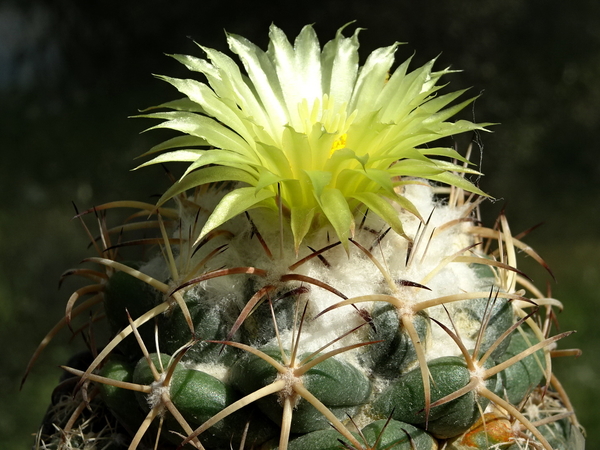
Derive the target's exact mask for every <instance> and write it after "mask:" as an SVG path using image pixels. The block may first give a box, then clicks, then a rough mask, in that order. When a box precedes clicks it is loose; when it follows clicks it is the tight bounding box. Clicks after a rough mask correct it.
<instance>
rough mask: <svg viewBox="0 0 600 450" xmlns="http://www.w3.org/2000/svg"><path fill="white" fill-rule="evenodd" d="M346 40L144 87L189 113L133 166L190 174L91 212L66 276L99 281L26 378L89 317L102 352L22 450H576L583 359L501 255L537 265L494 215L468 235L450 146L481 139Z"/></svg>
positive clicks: (256, 53)
mask: <svg viewBox="0 0 600 450" xmlns="http://www.w3.org/2000/svg"><path fill="white" fill-rule="evenodd" d="M344 31H345V27H344V28H342V29H340V30H339V31H338V33H337V34H336V36H335V38H334V39H333V40H332V41H329V42H327V43H326V44H325V45H324V46H323V47H322V48H321V46H320V44H319V41H318V40H317V37H316V34H315V32H314V30H313V28H312V27H310V26H307V27H305V28H303V29H302V31H301V32H300V34H299V35H298V37H297V38H296V39H295V42H294V43H293V45H292V44H291V43H290V42H289V41H288V39H287V37H286V36H285V35H284V34H283V32H282V31H281V30H280V29H278V28H277V27H275V26H271V28H270V43H269V47H268V49H267V50H266V51H263V50H261V49H260V48H258V47H256V46H255V45H254V44H252V43H251V42H249V41H248V40H246V39H244V38H243V37H240V36H236V35H228V36H227V40H228V43H229V47H230V49H231V51H232V52H233V53H234V54H236V55H237V57H238V58H239V60H240V61H241V66H240V65H238V64H237V63H236V62H235V61H234V59H232V58H231V57H229V56H227V55H225V54H223V53H221V52H219V51H216V50H214V49H210V48H205V47H202V50H203V52H204V53H205V54H206V59H201V58H197V57H193V56H187V55H172V56H173V57H174V58H175V59H177V60H178V61H180V62H181V63H183V64H184V65H185V66H186V67H187V68H188V69H190V70H191V71H192V72H198V73H199V74H200V75H201V76H202V77H203V79H204V81H197V80H195V79H174V78H169V77H163V76H161V77H159V78H161V79H162V80H164V81H167V82H168V83H170V84H171V85H173V86H174V87H175V88H176V89H177V90H178V91H179V92H180V93H181V94H183V97H182V98H180V99H178V100H175V101H171V102H169V103H165V104H163V105H160V106H159V107H157V108H152V109H150V110H147V111H145V112H144V114H143V117H149V118H153V119H159V120H161V121H162V122H160V123H159V124H158V125H156V126H154V127H153V128H166V129H171V130H175V131H178V132H181V133H182V134H179V135H177V136H175V137H173V138H171V139H169V140H167V141H165V142H163V143H162V144H159V145H158V146H156V147H154V148H152V149H151V150H150V151H149V152H148V153H147V154H146V155H152V158H151V159H150V160H149V161H148V162H146V163H144V164H142V166H147V165H150V164H158V163H161V164H162V163H171V162H184V163H187V164H188V166H187V168H186V170H185V171H184V173H183V175H182V176H181V177H179V178H176V179H174V180H173V183H172V185H171V187H170V188H169V189H168V190H167V191H166V192H165V193H164V195H163V196H162V197H161V198H160V200H159V201H158V204H148V203H143V202H134V201H120V202H114V203H109V204H105V205H101V206H98V207H95V208H94V209H93V210H90V211H86V212H91V211H95V213H96V216H97V217H98V223H99V225H100V237H99V238H97V239H96V238H94V237H93V235H92V234H90V237H91V238H92V242H93V244H94V246H95V248H96V250H97V252H98V256H95V257H91V258H88V259H87V260H86V264H87V265H88V267H86V268H81V269H75V270H72V271H69V272H68V273H67V274H68V275H81V276H83V277H85V278H87V279H89V280H92V284H90V285H89V286H86V287H83V288H81V289H79V290H78V291H76V292H75V293H74V294H73V295H72V296H71V297H70V299H69V301H68V303H67V307H66V312H65V317H64V319H63V320H62V321H61V322H60V323H59V324H57V325H56V326H55V327H54V329H53V330H52V331H51V332H50V333H49V334H48V336H47V338H46V339H44V341H43V342H42V344H41V345H40V348H39V349H38V351H37V352H36V354H35V355H34V358H33V359H32V361H33V360H35V359H36V358H37V357H38V355H39V353H40V351H41V350H42V349H43V348H44V347H45V346H46V345H47V343H48V341H49V340H50V339H51V338H52V337H53V336H54V335H55V334H56V333H57V332H58V331H59V330H60V329H62V328H65V327H67V326H68V327H70V328H71V329H73V330H74V328H73V321H74V320H76V318H77V316H82V315H87V313H88V311H89V310H91V311H101V312H102V313H103V317H104V320H103V321H101V322H98V323H92V324H90V327H89V329H88V330H86V331H85V334H86V335H88V336H94V332H93V331H94V330H97V329H99V328H101V327H106V328H107V329H108V330H109V333H110V339H109V341H108V343H107V344H105V345H104V346H103V347H101V348H97V345H98V342H96V341H95V340H94V339H89V340H88V342H89V347H90V361H87V362H86V363H85V364H83V365H81V366H80V367H72V365H70V366H66V367H65V370H66V371H67V372H68V373H69V374H71V375H74V377H72V378H69V379H67V382H70V386H71V387H73V386H75V392H76V395H75V396H73V394H72V393H71V391H69V393H68V399H70V400H66V399H65V398H62V399H60V400H56V401H55V402H54V405H53V407H52V408H51V410H50V411H49V415H48V420H49V421H50V422H52V423H53V424H54V427H55V429H52V430H50V431H49V430H48V429H47V427H46V428H44V429H43V430H42V431H43V432H42V433H41V434H40V436H39V438H38V443H37V446H38V447H37V448H57V449H58V448H61V449H63V448H64V449H67V448H69V449H70V448H81V449H84V448H85V449H88V448H89V449H109V448H110V449H119V448H123V449H125V448H128V449H132V450H133V449H146V448H160V449H176V448H197V449H206V450H220V449H230V448H240V449H263V450H268V449H280V450H285V449H290V450H328V449H353V450H366V449H372V450H373V449H377V450H384V449H386V450H387V449H396V450H404V449H406V450H414V449H417V450H425V449H427V450H433V449H443V448H446V449H455V450H459V449H460V450H464V449H488V448H494V449H495V448H497V449H511V450H516V449H545V450H552V449H554V450H568V449H583V445H584V438H583V434H582V430H581V428H580V426H579V424H578V422H577V419H576V416H575V415H574V412H573V409H572V406H571V404H570V402H569V400H568V397H567V395H566V393H565V392H564V390H563V389H562V387H561V385H560V383H559V381H558V380H557V379H556V377H555V376H554V375H553V374H552V363H553V361H552V359H553V357H555V356H560V355H564V354H574V353H576V351H567V350H561V351H558V350H557V341H559V340H560V339H562V338H564V337H566V336H567V335H568V334H569V333H568V332H566V333H561V334H553V332H552V329H553V320H554V319H555V315H554V314H555V313H554V312H555V310H559V309H562V304H561V303H560V302H559V301H558V300H556V299H554V298H552V297H551V296H550V295H545V294H543V293H542V292H540V290H538V289H537V288H536V287H535V286H534V285H533V283H532V282H531V280H529V278H528V277H527V276H526V274H524V273H523V272H521V271H520V270H519V269H518V267H517V252H524V253H526V254H527V255H529V256H530V257H532V258H535V259H536V260H538V261H539V262H540V263H542V264H544V263H543V260H542V259H541V258H540V257H539V256H538V255H537V254H536V253H535V251H534V250H533V249H531V248H530V247H529V246H527V245H526V244H524V243H523V241H522V240H521V238H522V236H520V235H513V234H512V232H511V229H510V227H509V224H508V221H507V219H506V217H505V215H504V214H501V215H500V217H499V218H498V220H497V221H496V223H495V224H493V225H492V226H491V227H486V226H484V225H482V224H481V223H480V220H479V213H478V208H479V206H480V204H481V203H482V201H483V200H485V199H486V197H487V195H486V194H485V193H484V192H482V191H481V190H480V189H479V188H478V187H477V186H476V185H475V184H474V183H473V182H471V181H469V180H468V178H469V177H473V176H479V175H481V174H480V173H479V172H478V171H477V170H475V169H474V168H473V166H472V164H471V163H470V162H469V160H468V155H467V156H462V155H461V154H459V152H457V151H456V150H454V149H452V148H448V147H446V146H443V142H444V141H443V139H444V138H448V137H450V136H453V135H457V134H460V133H465V132H484V131H486V127H487V126H489V124H476V123H473V122H470V121H466V120H458V121H451V120H450V119H451V118H452V117H453V116H454V115H455V114H456V113H458V112H459V111H460V110H462V109H463V108H464V107H466V106H467V105H469V104H470V103H471V102H472V101H473V99H472V98H471V99H467V100H461V101H459V102H458V103H457V102H456V100H457V99H458V98H459V97H461V96H462V95H463V94H464V91H458V92H450V93H442V92H441V91H442V88H443V87H444V86H443V84H439V81H440V79H441V78H442V77H445V76H446V75H449V74H451V73H452V72H453V71H452V70H449V69H444V70H439V71H434V70H433V66H434V63H435V61H430V62H429V63H427V64H425V65H424V66H422V67H420V68H417V69H414V70H412V69H411V68H409V65H410V59H409V60H407V61H405V62H403V63H401V64H399V65H398V66H397V67H396V68H395V69H392V67H393V65H394V54H395V52H396V50H397V47H398V44H393V45H391V46H389V47H385V48H380V49H378V50H375V51H374V52H372V53H371V54H370V55H369V57H368V58H367V59H366V61H365V62H364V64H363V65H360V64H359V58H358V45H359V43H358V34H359V30H357V31H355V32H354V33H353V34H352V35H350V36H346V35H345V34H344ZM156 109H159V111H158V112H156V111H155V110H156ZM440 142H442V144H440ZM118 208H129V209H132V210H133V211H134V212H133V214H132V215H130V216H129V217H128V218H127V219H126V220H125V222H124V223H123V224H122V225H118V226H115V227H112V228H111V227H109V226H108V225H107V220H108V219H107V218H106V217H105V216H106V214H107V213H108V212H110V213H111V214H113V213H114V210H115V209H118ZM84 215H85V214H80V215H79V216H80V217H83V216H84ZM136 233H137V234H139V233H142V234H143V237H141V238H138V237H137V235H136ZM130 234H131V235H132V236H136V237H134V238H131V239H130V238H128V236H129V235H130ZM131 245H136V246H142V247H144V248H146V251H145V252H144V255H145V256H144V258H142V259H138V260H135V261H131V260H127V259H125V257H124V255H126V250H127V247H129V246H131ZM94 322H95V320H94ZM106 328H105V329H106ZM60 392H61V391H60V390H59V391H58V393H60ZM65 392H66V391H65ZM88 406H89V407H88ZM56 428H57V429H59V432H56Z"/></svg>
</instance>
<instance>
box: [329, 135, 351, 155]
mask: <svg viewBox="0 0 600 450" xmlns="http://www.w3.org/2000/svg"><path fill="white" fill-rule="evenodd" d="M347 136H348V135H347V134H346V133H344V134H342V135H341V136H340V137H339V138H337V139H336V140H335V141H334V142H333V144H332V145H331V150H330V151H329V156H331V155H333V154H334V153H335V152H336V151H337V150H340V149H342V148H346V137H347Z"/></svg>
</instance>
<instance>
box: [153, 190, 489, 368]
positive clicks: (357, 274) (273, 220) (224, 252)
mask: <svg viewBox="0 0 600 450" xmlns="http://www.w3.org/2000/svg"><path fill="white" fill-rule="evenodd" d="M404 189H405V190H404V195H405V196H406V198H407V199H408V200H410V201H411V202H412V203H413V204H414V205H415V207H416V208H417V210H418V211H419V213H420V215H421V216H422V217H423V218H424V219H425V223H423V222H421V221H420V220H419V219H418V218H417V217H415V216H414V215H413V214H411V213H408V212H406V211H399V215H400V217H401V219H402V223H403V224H404V229H405V233H406V235H407V236H409V237H410V238H411V240H412V241H413V243H412V245H410V244H409V242H408V240H407V239H405V238H404V237H402V236H399V235H397V234H396V233H394V232H393V231H389V232H387V233H386V234H385V236H384V237H382V235H383V234H384V232H385V231H386V230H387V228H388V227H387V225H386V224H385V223H384V222H383V221H382V220H381V219H379V218H378V217H377V216H376V215H375V214H373V213H369V214H368V215H367V217H366V218H365V220H364V221H363V222H362V223H361V226H359V224H358V223H357V231H356V235H355V237H354V238H355V240H356V241H357V242H359V243H360V244H361V245H362V246H363V247H365V248H370V251H371V253H372V255H373V257H374V258H375V259H376V260H377V261H378V263H379V265H380V266H381V267H382V268H383V269H382V270H380V268H379V267H377V265H376V264H375V263H374V262H373V261H372V260H371V259H370V258H369V257H367V256H366V255H365V253H364V252H363V251H362V250H360V249H359V248H358V247H357V246H355V245H353V244H352V243H349V248H348V252H346V251H345V250H344V249H343V248H342V246H341V245H338V246H337V247H335V248H332V249H330V250H327V251H325V252H323V253H322V254H321V255H320V256H321V257H322V258H323V259H321V258H319V257H313V258H312V259H310V260H308V261H306V262H304V263H303V264H301V265H300V266H298V267H295V268H294V269H293V270H290V266H292V265H293V264H295V263H296V262H298V261H299V260H300V259H301V258H303V257H305V256H307V255H310V254H311V253H312V250H310V249H309V248H308V246H310V247H311V248H312V249H314V250H319V249H322V248H324V247H326V246H327V245H330V244H331V243H333V241H332V239H334V236H335V233H333V232H332V230H327V229H324V230H320V231H319V232H317V233H315V234H313V235H312V236H311V235H309V236H308V237H307V239H306V244H307V247H303V248H301V249H300V254H299V255H298V257H297V256H296V255H295V252H294V251H293V244H292V240H291V236H290V235H289V230H287V229H286V226H284V227H283V229H284V236H283V238H282V237H281V235H280V227H279V218H278V216H277V213H276V212H272V211H268V210H264V209H257V210H253V211H251V213H250V217H251V220H252V222H250V221H249V220H248V218H247V217H245V216H244V215H242V216H238V217H236V218H234V219H233V220H230V221H228V222H227V223H226V224H225V225H224V226H223V227H221V228H223V229H225V230H227V231H228V232H230V234H227V235H226V236H225V235H223V236H220V237H217V238H215V239H211V240H209V241H208V242H207V243H206V244H205V245H204V246H203V248H202V249H201V251H198V252H196V254H194V255H193V256H191V250H189V249H187V250H186V249H185V248H182V249H181V250H180V252H181V255H180V260H182V259H185V260H186V263H185V264H182V263H179V266H181V267H187V268H190V269H191V268H192V267H195V266H196V265H197V264H198V262H199V261H201V260H202V258H205V257H206V255H207V254H209V253H210V252H211V251H213V250H215V249H217V248H218V247H219V246H221V245H225V247H223V249H221V250H220V253H217V254H216V256H213V257H212V258H211V259H210V260H209V261H208V263H207V264H206V266H205V267H202V268H201V270H200V271H199V273H197V274H192V275H190V274H186V273H185V272H184V271H181V270H180V274H179V275H180V277H181V278H185V277H187V278H188V279H189V278H193V277H197V276H199V275H201V274H203V273H207V272H209V271H211V270H217V269H222V268H224V269H235V268H253V269H255V273H237V274H229V275H226V276H221V277H217V278H212V279H210V280H207V281H203V282H200V283H198V284H196V285H195V286H194V287H193V288H192V289H195V290H196V291H197V292H198V293H200V295H199V296H200V297H201V298H203V299H206V301H209V302H210V303H211V304H212V305H214V307H215V308H225V309H227V310H228V311H231V310H232V309H234V310H236V311H238V313H239V312H240V311H242V309H243V308H244V307H245V306H246V304H247V302H248V301H249V300H250V299H251V298H252V296H253V295H254V294H255V293H256V292H258V291H259V290H260V289H261V288H262V287H265V286H270V285H275V286H277V288H276V289H275V291H272V292H271V294H270V298H271V300H273V301H279V302H285V301H288V302H289V301H291V300H290V299H289V298H288V299H282V300H276V299H277V298H278V296H279V295H281V294H282V293H283V292H285V291H289V290H291V289H293V288H294V287H298V286H304V287H306V288H308V289H309V291H308V293H305V294H302V296H301V298H300V300H299V302H297V305H298V309H299V311H298V312H297V317H298V319H299V317H300V315H301V312H302V311H301V310H302V308H303V307H304V304H305V302H306V301H307V300H308V302H309V303H308V307H307V316H306V320H305V321H304V323H303V328H302V333H301V336H300V340H299V346H298V354H303V353H308V352H314V351H317V350H319V349H321V348H322V347H326V346H327V344H329V343H331V342H333V341H334V340H336V339H338V338H339V337H340V336H342V335H343V334H344V333H346V332H349V331H350V330H352V329H353V328H354V327H358V326H359V325H361V324H365V319H364V318H363V317H361V314H359V311H357V309H360V310H364V311H366V312H367V313H370V312H371V310H372V308H373V302H362V303H356V304H355V306H356V308H354V307H353V306H352V305H345V306H342V307H339V308H335V309H333V310H331V311H329V312H326V313H324V314H322V315H320V316H319V317H317V318H316V319H315V317H316V316H317V315H318V314H319V313H321V312H322V311H324V310H325V309H327V308H329V307H331V306H332V305H335V304H336V303H339V302H341V301H343V300H344V298H356V297H361V296H368V295H373V294H383V295H388V296H392V297H395V298H396V299H398V300H399V302H400V303H401V304H403V305H406V307H405V308H399V312H400V313H402V312H407V311H410V308H411V305H414V304H418V303H421V302H424V301H428V300H433V299H437V298H440V297H445V296H450V295H457V294H458V295H460V294H464V293H469V292H479V291H481V292H485V291H486V290H488V289H489V280H482V279H481V278H479V277H478V276H477V274H476V273H475V271H474V270H473V269H472V268H471V267H470V266H469V265H468V264H467V263H457V262H450V259H451V258H452V256H453V255H456V254H462V253H464V251H465V250H466V249H467V248H468V247H469V246H470V245H472V244H473V241H472V238H471V236H470V235H469V234H468V233H466V232H465V227H467V226H469V225H470V224H469V223H468V222H467V223H465V222H464V220H461V219H464V218H465V215H466V214H467V211H468V209H467V208H468V205H465V206H462V207H455V206H449V205H447V204H443V203H441V202H439V201H436V199H435V197H434V194H433V189H432V187H431V186H429V185H426V184H414V185H408V186H406V187H405V188H404ZM206 196H207V193H204V194H203V196H202V197H200V198H203V197H206ZM217 197H218V195H217ZM203 201H204V202H208V203H209V204H212V203H214V201H215V199H212V200H211V199H210V198H209V199H205V200H203ZM203 211H204V210H203ZM206 217H207V214H206V213H205V212H203V213H202V214H200V216H196V215H193V214H187V215H186V214H182V225H181V230H182V231H181V234H182V235H183V236H184V237H185V236H186V234H189V231H186V230H189V229H190V228H191V229H193V230H199V229H200V228H201V227H202V225H203V221H204V220H206ZM188 221H189V223H186V222H188ZM357 222H358V219H357ZM253 227H254V228H253ZM256 230H258V232H259V233H260V236H261V237H262V240H263V242H264V244H261V242H260V241H259V239H258V238H257V235H256V232H255V231H256ZM177 236H179V233H177ZM265 246H266V247H268V251H267V250H266V249H265ZM282 247H283V248H282ZM190 248H191V247H190ZM461 252H462V253H461ZM268 253H270V254H271V255H272V256H269V255H268ZM159 259H161V258H159ZM156 264H157V263H156V260H155V262H152V263H149V267H151V268H152V270H153V272H158V268H157V267H153V266H154V265H156ZM248 271H250V272H252V270H250V269H248ZM382 271H383V272H386V275H384V273H383V272H382ZM259 272H260V273H259ZM264 273H266V276H262V274H264ZM286 274H297V275H303V276H306V277H310V279H316V280H319V281H320V282H322V283H325V284H326V285H329V286H330V287H331V288H333V289H335V290H337V291H339V292H341V293H342V295H343V296H339V295H336V294H335V293H333V292H331V291H330V290H327V289H325V288H323V287H319V286H317V285H315V284H313V283H309V282H303V281H286V282H285V283H281V282H280V278H281V277H282V276H283V275H286ZM403 282H410V283H418V284H422V285H424V286H426V287H427V289H425V288H419V287H414V286H410V285H408V286H405V285H403V284H404V283H403ZM410 283H409V284H410ZM282 284H283V285H284V287H281V286H282ZM486 295H487V294H485V295H482V297H484V296H486ZM265 299H266V298H265ZM460 303H461V302H460V301H459V302H456V303H446V304H445V306H446V308H447V309H448V311H449V312H450V313H451V314H452V311H453V309H454V308H455V307H456V305H460ZM232 307H233V308H232ZM263 307H266V305H263ZM426 312H427V313H428V314H429V315H430V317H432V318H435V319H436V320H438V321H440V322H442V323H444V324H445V325H446V326H447V327H449V328H450V329H454V328H453V325H452V324H451V323H450V321H449V320H448V317H447V313H446V311H445V310H444V308H443V306H441V305H440V306H434V307H430V308H428V309H427V310H426ZM457 317H458V318H457V320H456V321H455V323H454V325H455V326H456V327H457V332H458V334H459V335H462V337H463V341H464V343H465V345H466V346H467V348H470V347H471V348H472V346H473V345H474V343H473V342H471V341H469V339H467V338H466V336H472V335H473V332H474V331H476V329H477V327H479V326H480V324H479V323H475V321H473V320H472V319H471V320H465V321H462V318H461V317H462V316H460V315H457ZM463 322H464V323H463ZM279 331H280V340H281V343H282V345H283V348H284V349H285V350H286V351H287V352H288V354H289V352H291V351H292V343H293V342H294V340H296V338H297V329H296V328H290V329H284V330H279ZM461 331H462V333H461ZM368 333H369V326H368V325H365V326H363V327H362V328H361V329H360V330H358V331H356V332H354V333H350V334H349V335H348V336H346V337H344V338H343V339H340V340H338V341H337V342H335V343H333V344H332V345H330V346H328V347H326V348H325V349H323V350H322V352H327V351H330V350H334V349H336V348H340V347H343V346H347V345H352V344H355V343H359V342H365V341H367V340H368V339H367V335H368ZM224 338H225V336H223V339H224ZM269 345H279V342H278V341H277V339H276V338H273V339H272V340H271V342H270V344H269ZM424 345H425V350H426V357H427V359H428V360H430V359H434V358H438V357H440V356H457V355H460V351H459V348H458V346H457V345H456V343H455V342H454V341H453V340H452V339H451V338H450V336H448V334H447V333H446V332H445V331H444V330H443V329H441V328H440V327H439V326H438V325H437V324H435V323H433V322H432V323H431V330H430V333H429V336H428V339H427V340H426V342H424ZM361 351H368V348H367V349H364V348H363V349H357V350H353V351H349V352H344V353H341V354H340V355H338V358H341V359H346V360H349V362H356V358H357V355H359V354H360V352H361ZM209 372H210V371H209ZM217 372H219V371H217ZM223 377H225V375H224V374H223V373H221V374H220V375H219V376H217V378H223Z"/></svg>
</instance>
